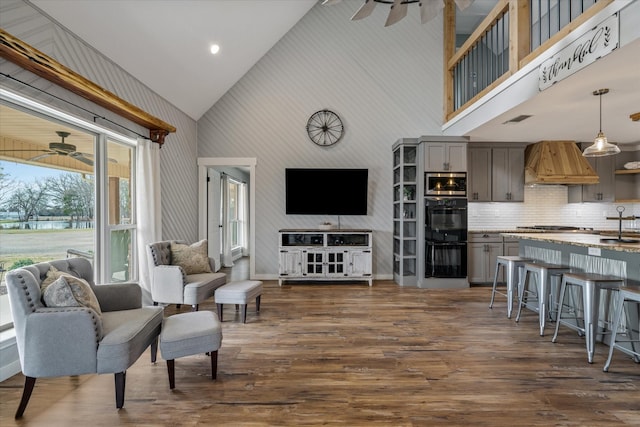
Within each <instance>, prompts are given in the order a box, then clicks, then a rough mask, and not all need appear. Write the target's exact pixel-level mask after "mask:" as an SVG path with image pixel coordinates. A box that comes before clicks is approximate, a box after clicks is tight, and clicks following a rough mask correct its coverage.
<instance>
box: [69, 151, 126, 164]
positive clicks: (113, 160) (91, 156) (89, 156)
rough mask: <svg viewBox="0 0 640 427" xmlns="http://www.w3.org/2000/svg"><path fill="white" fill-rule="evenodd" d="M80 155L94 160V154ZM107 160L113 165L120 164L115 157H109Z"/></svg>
mask: <svg viewBox="0 0 640 427" xmlns="http://www.w3.org/2000/svg"><path fill="white" fill-rule="evenodd" d="M78 154H82V156H83V157H86V158H87V159H91V160H93V159H94V157H93V154H89V153H78ZM107 160H109V161H110V162H111V163H116V164H117V163H118V161H117V160H116V159H114V158H113V157H108V158H107Z"/></svg>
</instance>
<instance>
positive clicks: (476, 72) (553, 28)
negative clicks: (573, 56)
mask: <svg viewBox="0 0 640 427" xmlns="http://www.w3.org/2000/svg"><path fill="white" fill-rule="evenodd" d="M611 2H613V0H498V2H497V4H496V5H495V7H494V8H493V10H492V11H491V12H490V13H489V14H488V15H487V16H486V17H485V19H484V20H483V21H482V23H480V25H479V26H478V28H476V30H475V31H474V32H473V34H471V35H470V36H469V38H468V39H467V40H466V41H465V42H464V44H463V45H462V46H460V48H459V49H457V50H456V46H455V40H456V34H455V10H456V9H455V4H454V2H453V0H449V1H447V2H446V3H445V11H444V19H445V22H444V31H445V34H444V55H445V56H444V64H445V70H444V76H445V82H444V89H445V111H444V115H445V121H449V120H450V119H452V118H453V117H455V116H456V115H457V114H459V113H460V112H461V111H464V109H466V108H467V107H469V106H470V105H472V104H473V103H474V102H476V101H477V100H478V99H480V98H482V97H483V96H484V95H485V94H487V93H488V92H489V91H491V90H492V89H493V88H494V87H496V86H498V85H499V84H500V83H502V82H503V81H504V80H506V79H508V78H509V77H510V76H511V75H513V74H514V73H515V72H516V71H518V70H519V69H520V68H522V67H523V66H525V65H526V64H527V63H529V62H531V61H532V60H533V59H534V58H536V57H537V56H539V55H541V54H542V53H543V52H544V51H546V50H547V49H548V48H549V47H551V46H552V45H554V44H555V43H557V42H558V41H559V40H561V39H562V38H564V37H566V36H567V34H569V33H570V32H571V31H573V30H574V29H575V28H577V27H578V26H579V25H581V24H582V23H583V22H584V21H586V20H587V19H589V18H590V17H592V16H593V15H595V14H596V13H598V12H599V11H600V10H602V9H603V8H604V7H606V6H607V5H609V4H610V3H611Z"/></svg>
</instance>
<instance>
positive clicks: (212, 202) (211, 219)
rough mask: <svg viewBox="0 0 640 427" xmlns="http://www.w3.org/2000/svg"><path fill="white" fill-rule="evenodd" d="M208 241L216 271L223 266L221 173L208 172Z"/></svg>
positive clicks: (212, 170)
mask: <svg viewBox="0 0 640 427" xmlns="http://www.w3.org/2000/svg"><path fill="white" fill-rule="evenodd" d="M207 176H208V177H209V179H208V180H207V216H208V218H207V239H208V240H209V256H210V257H211V258H213V259H214V260H215V262H216V271H218V270H219V269H220V266H221V265H222V258H221V254H222V233H221V231H222V219H221V217H220V212H221V209H220V201H221V200H222V194H221V193H220V172H218V171H216V170H214V169H209V170H208V171H207Z"/></svg>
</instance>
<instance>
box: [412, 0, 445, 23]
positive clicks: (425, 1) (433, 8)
mask: <svg viewBox="0 0 640 427" xmlns="http://www.w3.org/2000/svg"><path fill="white" fill-rule="evenodd" d="M418 4H419V5H420V21H421V22H422V23H423V24H424V23H426V22H428V21H431V20H432V19H433V18H435V17H436V16H438V13H440V11H441V10H442V9H443V8H444V3H443V1H442V0H422V1H421V2H420V3H418Z"/></svg>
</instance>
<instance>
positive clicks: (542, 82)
mask: <svg viewBox="0 0 640 427" xmlns="http://www.w3.org/2000/svg"><path fill="white" fill-rule="evenodd" d="M618 44H619V33H618V15H617V14H615V15H612V16H610V17H609V18H607V19H606V20H604V21H602V22H601V23H600V24H598V25H596V27H595V28H593V29H591V30H589V31H588V32H586V33H585V34H583V35H582V36H580V37H579V38H578V39H577V40H574V41H573V42H572V43H571V44H569V45H568V46H566V47H564V48H563V49H562V50H561V51H560V52H558V53H556V54H555V55H553V56H552V57H551V58H549V59H547V60H546V61H544V62H543V63H542V64H541V65H540V68H539V79H538V87H539V89H540V90H541V91H542V90H545V89H546V88H548V87H550V86H551V85H553V84H554V83H556V82H559V81H560V80H562V79H564V78H566V77H569V76H570V75H572V74H573V73H575V72H576V71H578V70H581V69H583V68H584V67H586V66H587V65H589V64H591V63H593V62H595V61H596V60H597V59H598V58H601V57H603V56H605V55H607V54H609V53H611V52H612V51H613V50H615V49H616V48H617V47H618Z"/></svg>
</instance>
